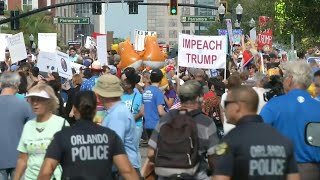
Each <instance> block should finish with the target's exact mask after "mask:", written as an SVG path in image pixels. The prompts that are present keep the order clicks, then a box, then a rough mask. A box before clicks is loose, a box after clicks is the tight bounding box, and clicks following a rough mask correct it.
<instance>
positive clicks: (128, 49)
mask: <svg viewBox="0 0 320 180" xmlns="http://www.w3.org/2000/svg"><path fill="white" fill-rule="evenodd" d="M118 50H119V55H120V57H121V61H120V63H119V64H118V68H120V69H122V70H123V69H125V68H127V67H133V68H135V69H139V68H140V66H141V64H142V60H141V57H140V55H139V54H138V53H137V52H136V51H135V50H134V49H133V46H132V45H131V43H130V42H129V40H126V41H125V42H122V43H120V44H119V48H118Z"/></svg>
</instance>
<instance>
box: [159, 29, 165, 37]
mask: <svg viewBox="0 0 320 180" xmlns="http://www.w3.org/2000/svg"><path fill="white" fill-rule="evenodd" d="M164 36H165V34H164V31H159V30H158V31H157V37H158V38H164Z"/></svg>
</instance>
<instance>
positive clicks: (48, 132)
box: [14, 84, 68, 180]
mask: <svg viewBox="0 0 320 180" xmlns="http://www.w3.org/2000/svg"><path fill="white" fill-rule="evenodd" d="M27 98H28V101H29V103H30V104H31V107H32V110H33V112H34V114H35V115H36V118H35V119H33V120H30V121H28V122H27V123H26V125H25V126H24V128H23V132H22V135H21V138H20V142H19V145H18V151H19V152H20V154H19V158H18V162H17V167H16V173H15V176H14V180H20V179H21V177H22V176H23V174H24V178H25V180H29V179H30V180H34V179H36V178H37V176H38V174H39V171H40V167H41V164H42V162H43V159H44V156H45V153H46V150H47V147H48V145H49V144H50V142H51V140H52V138H53V135H54V134H55V133H56V132H58V131H60V130H61V129H62V128H63V127H64V126H67V125H68V122H66V121H65V120H64V119H63V118H62V117H59V116H56V115H54V113H55V112H56V111H57V109H58V107H59V105H58V102H59V101H58V98H57V97H56V95H55V92H54V91H53V89H52V88H51V87H50V86H49V85H46V84H39V85H36V86H34V87H32V88H31V89H30V90H29V93H28V94H27ZM60 176H61V170H60V169H59V168H58V169H56V171H55V173H54V177H55V178H56V179H60Z"/></svg>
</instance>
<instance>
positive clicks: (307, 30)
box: [208, 0, 320, 51]
mask: <svg viewBox="0 0 320 180" xmlns="http://www.w3.org/2000/svg"><path fill="white" fill-rule="evenodd" d="M238 4H241V6H242V7H243V14H242V20H241V28H242V29H244V33H245V34H248V33H249V30H250V27H249V23H248V22H249V21H250V19H251V18H253V19H254V20H255V21H256V26H257V31H259V25H258V21H259V16H268V17H271V18H272V19H273V21H272V24H271V25H270V26H269V27H271V28H272V29H273V40H274V42H278V43H280V44H282V45H285V46H287V47H289V46H290V35H291V34H294V36H295V46H296V49H297V50H299V51H304V50H306V49H307V48H308V47H310V46H314V45H318V46H319V45H320V34H319V32H320V21H319V20H318V15H319V14H320V8H319V7H320V1H319V0H237V1H235V0H229V1H228V10H231V11H232V12H231V13H228V14H227V15H226V16H225V18H231V19H232V21H233V22H234V21H235V19H236V13H235V8H236V6H237V5H238ZM279 4H282V5H283V6H281V9H280V10H279V7H278V5H279ZM220 28H224V29H226V25H225V23H224V22H223V24H220V23H219V22H216V23H213V25H212V26H211V27H210V28H209V30H208V34H217V29H220Z"/></svg>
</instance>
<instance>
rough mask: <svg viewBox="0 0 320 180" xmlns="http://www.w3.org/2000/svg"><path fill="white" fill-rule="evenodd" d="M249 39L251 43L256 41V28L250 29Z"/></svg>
mask: <svg viewBox="0 0 320 180" xmlns="http://www.w3.org/2000/svg"><path fill="white" fill-rule="evenodd" d="M250 39H252V41H256V39H257V29H256V28H252V29H251V30H250Z"/></svg>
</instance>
